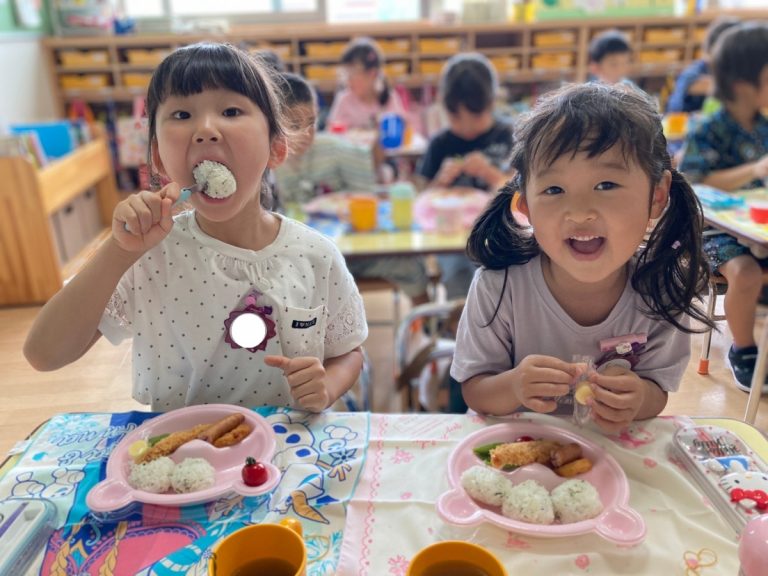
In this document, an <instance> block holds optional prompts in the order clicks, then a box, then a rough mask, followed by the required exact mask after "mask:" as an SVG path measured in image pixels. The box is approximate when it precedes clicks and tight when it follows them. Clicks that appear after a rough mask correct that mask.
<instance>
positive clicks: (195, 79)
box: [155, 45, 269, 107]
mask: <svg viewBox="0 0 768 576" xmlns="http://www.w3.org/2000/svg"><path fill="white" fill-rule="evenodd" d="M195 52H196V53H195V54H194V56H193V57H189V58H178V59H174V58H173V56H171V57H170V58H168V59H167V60H166V63H167V64H168V67H167V69H165V70H160V71H159V73H158V74H156V77H157V80H158V84H157V85H156V86H155V89H157V90H158V93H157V101H158V102H163V101H164V100H165V99H166V98H168V97H169V96H182V97H186V96H192V95H194V94H200V93H201V92H202V91H203V90H208V89H214V90H215V89H226V90H232V91H233V92H237V93H239V94H242V95H244V96H247V97H248V98H249V99H251V100H253V101H254V102H256V103H257V104H259V105H261V106H262V107H263V106H264V104H265V103H267V102H269V98H268V96H267V94H266V91H265V88H264V86H263V82H261V81H260V79H259V78H258V77H257V76H256V74H255V73H254V70H253V68H252V66H251V65H248V63H247V62H243V61H242V59H241V57H238V55H237V54H236V53H234V52H233V51H232V50H227V49H222V48H220V47H218V46H215V45H213V46H199V47H196V50H195ZM161 67H162V66H161Z"/></svg>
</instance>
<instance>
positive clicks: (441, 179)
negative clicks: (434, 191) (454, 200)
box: [434, 158, 464, 186]
mask: <svg viewBox="0 0 768 576" xmlns="http://www.w3.org/2000/svg"><path fill="white" fill-rule="evenodd" d="M463 170H464V160H463V159H462V158H446V159H445V160H443V163H442V164H440V170H438V172H437V175H436V176H435V180H434V182H435V184H437V185H438V186H450V185H451V184H453V182H454V181H455V180H456V178H458V177H459V176H461V173H462V172H463Z"/></svg>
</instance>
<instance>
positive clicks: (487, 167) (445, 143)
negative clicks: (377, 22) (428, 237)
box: [418, 53, 512, 299]
mask: <svg viewBox="0 0 768 576" xmlns="http://www.w3.org/2000/svg"><path fill="white" fill-rule="evenodd" d="M496 88H497V81H496V73H495V71H494V69H493V66H492V65H491V63H490V62H489V61H488V59H487V58H486V57H485V56H483V55H482V54H476V53H467V54H457V55H456V56H453V57H452V58H451V59H450V60H448V62H447V63H446V64H445V67H444V68H443V72H442V76H441V78H440V94H441V98H442V103H443V106H444V107H445V109H446V111H447V113H448V121H449V128H448V129H446V130H444V131H442V132H440V133H439V134H437V135H436V136H435V137H434V138H433V139H432V140H431V142H430V143H429V147H428V148H427V152H426V154H425V155H424V158H423V159H422V161H421V164H420V166H419V169H418V174H419V175H420V176H421V177H422V178H423V179H424V180H425V182H426V183H427V187H438V188H455V187H469V188H476V189H480V190H487V191H489V192H492V193H495V192H496V191H497V190H498V189H499V188H501V187H502V186H503V185H504V183H505V182H506V181H507V180H508V179H509V178H510V174H509V157H510V153H511V152H512V125H511V124H510V123H508V122H506V121H504V120H501V119H499V118H496V116H494V113H493V99H494V96H495V93H496ZM438 262H439V264H440V279H441V282H442V284H443V285H444V286H445V289H446V294H447V297H448V298H449V299H454V298H463V297H465V296H466V295H467V292H468V291H469V285H470V284H471V282H472V276H473V275H474V272H475V267H474V265H473V264H472V263H471V262H470V261H469V259H468V258H467V257H466V256H465V255H457V256H439V257H438Z"/></svg>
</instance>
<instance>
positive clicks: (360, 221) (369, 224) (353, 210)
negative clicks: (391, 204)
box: [349, 196, 378, 232]
mask: <svg viewBox="0 0 768 576" xmlns="http://www.w3.org/2000/svg"><path fill="white" fill-rule="evenodd" d="M377 210H378V202H377V200H376V198H375V197H374V196H352V197H351V198H350V199H349V223H350V224H351V225H352V228H353V229H354V230H355V231H356V232H370V231H371V230H375V229H376V212H377Z"/></svg>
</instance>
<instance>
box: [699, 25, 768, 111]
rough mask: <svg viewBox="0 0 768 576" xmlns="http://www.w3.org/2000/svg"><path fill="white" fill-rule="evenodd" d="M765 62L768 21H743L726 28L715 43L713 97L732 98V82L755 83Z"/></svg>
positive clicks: (766, 57)
mask: <svg viewBox="0 0 768 576" xmlns="http://www.w3.org/2000/svg"><path fill="white" fill-rule="evenodd" d="M766 66H768V23H766V22H745V23H743V24H739V25H738V26H733V27H731V28H730V29H728V30H727V31H726V32H725V33H723V35H722V36H721V37H720V40H719V41H718V42H717V43H716V44H715V53H714V54H713V57H712V74H713V75H714V77H715V97H717V98H719V99H720V100H724V101H732V100H733V99H734V97H735V94H734V92H733V85H734V83H736V82H739V81H741V82H748V83H750V84H752V85H753V86H758V85H759V82H760V74H761V73H762V71H763V68H765V67H766Z"/></svg>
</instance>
